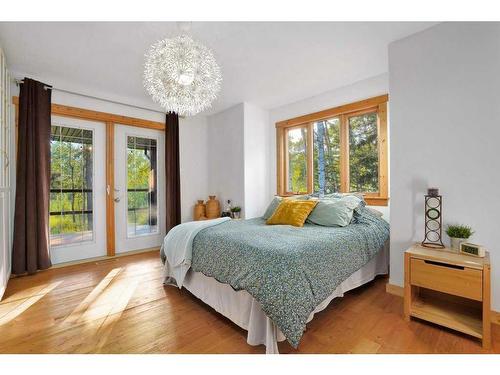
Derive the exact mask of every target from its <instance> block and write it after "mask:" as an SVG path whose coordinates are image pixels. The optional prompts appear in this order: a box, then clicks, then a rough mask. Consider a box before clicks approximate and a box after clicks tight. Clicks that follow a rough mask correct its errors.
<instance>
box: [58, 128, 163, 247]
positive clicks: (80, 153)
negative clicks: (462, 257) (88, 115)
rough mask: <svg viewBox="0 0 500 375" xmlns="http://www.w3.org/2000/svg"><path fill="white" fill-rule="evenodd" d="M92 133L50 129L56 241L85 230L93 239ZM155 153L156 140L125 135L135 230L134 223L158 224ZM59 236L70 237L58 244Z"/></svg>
mask: <svg viewBox="0 0 500 375" xmlns="http://www.w3.org/2000/svg"><path fill="white" fill-rule="evenodd" d="M92 137H93V135H92V131H90V130H82V129H77V128H69V127H61V126H53V127H52V134H51V178H50V189H51V193H50V212H51V215H50V233H51V236H52V237H54V241H53V242H54V243H56V242H57V241H58V242H57V243H58V244H61V243H68V241H69V242H75V241H80V240H81V239H82V237H81V236H80V237H78V236H76V234H78V233H87V235H86V236H85V238H86V239H91V238H92V237H91V236H92V235H91V232H92V230H93V222H92V220H93V192H92V188H93V182H92V178H93V170H92V167H93V160H92V159H93V152H92V144H93V138H92ZM131 142H132V143H131ZM156 157H157V156H156V141H154V140H149V139H143V138H135V137H129V144H128V148H127V189H128V190H129V191H128V192H127V194H128V197H127V198H128V208H129V210H128V222H129V224H130V225H131V226H132V227H133V228H134V230H135V228H136V227H137V226H144V225H156V216H157V213H156V209H157V208H156V176H155V175H154V171H155V170H156ZM130 190H133V191H130ZM89 232H90V233H89ZM61 235H65V236H70V237H67V239H66V240H65V241H63V242H61V240H60V236H61ZM71 235H72V236H71ZM89 236H90V237H89ZM56 237H58V238H59V239H58V240H57V241H56V240H55V238H56ZM70 238H71V239H70Z"/></svg>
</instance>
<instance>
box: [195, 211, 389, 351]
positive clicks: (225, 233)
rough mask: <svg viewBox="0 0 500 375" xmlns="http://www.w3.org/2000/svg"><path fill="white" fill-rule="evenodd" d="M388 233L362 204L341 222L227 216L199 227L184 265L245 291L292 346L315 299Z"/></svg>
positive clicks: (367, 256)
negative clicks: (348, 220)
mask: <svg viewBox="0 0 500 375" xmlns="http://www.w3.org/2000/svg"><path fill="white" fill-rule="evenodd" d="M388 238H389V224H388V223H387V222H385V221H384V220H383V219H381V218H379V217H377V216H376V215H374V214H373V213H371V212H370V211H369V210H367V209H366V208H359V209H357V210H356V211H355V213H354V218H353V222H352V223H351V224H350V225H348V226H346V227H322V226H318V225H314V224H305V225H304V227H302V228H296V227H292V226H288V225H266V224H265V220H264V219H262V218H256V219H250V220H240V221H236V220H232V221H228V222H224V223H222V224H220V225H216V226H213V227H210V228H206V229H203V230H201V231H200V232H199V233H198V235H197V236H196V237H195V239H194V242H193V251H192V262H191V268H192V269H193V270H194V271H197V272H202V273H203V274H205V275H206V276H210V277H214V278H215V279H217V280H218V281H220V282H222V283H225V284H230V285H231V286H232V287H233V288H234V289H235V290H242V289H243V290H246V291H247V292H248V293H250V294H251V295H252V296H253V297H254V298H255V299H256V300H257V301H259V303H260V304H261V306H262V310H263V311H264V312H265V313H266V315H267V316H268V317H269V318H270V319H271V320H272V321H273V322H274V323H275V324H276V326H277V327H278V328H279V329H280V330H281V332H283V334H284V335H285V337H286V338H287V340H288V342H289V343H290V344H291V345H292V346H293V347H295V348H296V347H297V346H298V344H299V342H300V338H301V337H302V334H303V332H304V330H305V327H306V322H307V319H308V318H309V315H310V314H311V312H312V311H314V309H315V308H316V306H318V305H319V304H320V303H321V302H322V301H323V300H325V299H326V298H327V297H328V296H329V295H330V294H332V293H333V291H334V290H335V289H336V288H337V286H339V285H340V284H341V283H342V282H343V281H344V280H346V279H347V278H348V277H349V276H350V275H351V274H353V273H354V272H356V271H357V270H359V269H360V268H361V267H363V266H364V265H365V264H366V263H368V262H369V261H370V260H371V259H372V258H373V257H374V256H375V255H376V254H377V252H378V251H379V250H380V249H381V248H382V247H383V245H384V243H385V242H386V240H387V239H388Z"/></svg>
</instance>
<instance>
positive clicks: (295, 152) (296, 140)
mask: <svg viewBox="0 0 500 375" xmlns="http://www.w3.org/2000/svg"><path fill="white" fill-rule="evenodd" d="M306 139H307V129H304V128H300V129H293V130H290V131H289V132H288V171H289V172H288V173H289V175H288V190H289V191H293V192H294V193H295V192H297V193H298V192H307V169H306V166H307V162H306V160H307V151H306Z"/></svg>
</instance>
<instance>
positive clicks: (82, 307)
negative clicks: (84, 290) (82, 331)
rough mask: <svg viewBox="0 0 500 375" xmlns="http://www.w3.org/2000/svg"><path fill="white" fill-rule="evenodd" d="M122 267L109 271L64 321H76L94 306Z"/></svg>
mask: <svg viewBox="0 0 500 375" xmlns="http://www.w3.org/2000/svg"><path fill="white" fill-rule="evenodd" d="M121 270H122V268H121V267H118V268H113V269H112V270H111V271H109V273H108V274H107V275H106V276H105V277H104V279H102V280H101V281H100V282H99V284H97V285H96V287H95V288H94V289H93V290H92V292H90V293H89V295H88V296H87V297H85V299H84V300H83V301H82V302H80V304H79V305H78V306H77V307H76V308H75V309H74V310H73V312H72V313H71V314H70V315H68V317H67V318H66V319H65V320H64V323H75V322H77V321H78V320H80V318H81V316H82V315H83V314H84V313H85V312H86V311H87V310H88V309H89V308H90V307H91V306H92V304H93V303H94V302H95V301H96V300H97V299H98V298H99V296H100V295H101V294H102V293H103V292H104V291H105V290H106V288H107V287H108V285H109V284H110V283H111V281H113V279H114V278H115V277H116V276H117V275H118V274H119V273H120V272H121Z"/></svg>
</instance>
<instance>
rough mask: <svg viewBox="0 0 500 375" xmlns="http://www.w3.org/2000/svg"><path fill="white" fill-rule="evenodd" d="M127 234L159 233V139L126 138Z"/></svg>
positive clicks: (129, 235) (131, 235) (133, 235)
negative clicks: (157, 151)
mask: <svg viewBox="0 0 500 375" xmlns="http://www.w3.org/2000/svg"><path fill="white" fill-rule="evenodd" d="M127 154H128V155H127V207H128V215H127V216H128V218H127V236H128V237H135V236H140V235H145V234H151V233H157V232H158V216H157V209H158V208H157V195H158V194H157V181H156V179H157V173H156V168H157V157H156V155H157V153H156V140H154V139H148V138H140V137H130V136H129V137H127Z"/></svg>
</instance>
